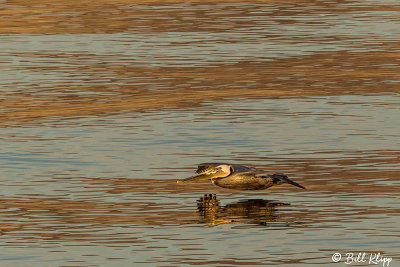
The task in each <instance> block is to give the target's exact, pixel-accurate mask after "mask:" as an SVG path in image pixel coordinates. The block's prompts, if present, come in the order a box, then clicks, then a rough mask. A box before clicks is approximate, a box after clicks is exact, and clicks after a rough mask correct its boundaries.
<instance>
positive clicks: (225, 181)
mask: <svg viewBox="0 0 400 267" xmlns="http://www.w3.org/2000/svg"><path fill="white" fill-rule="evenodd" d="M204 180H211V182H212V183H213V184H216V185H218V186H220V187H225V188H231V189H239V190H262V189H266V188H269V187H271V186H274V185H280V184H291V185H294V186H297V187H300V188H302V189H306V188H305V187H304V186H302V185H299V184H298V183H296V182H293V181H292V180H290V179H289V178H288V177H287V176H286V175H284V174H283V173H273V174H268V173H265V172H260V171H257V170H256V169H255V168H251V167H247V166H243V165H237V164H229V163H202V164H200V165H199V166H198V168H197V171H196V174H195V175H193V176H191V177H189V178H186V179H183V180H178V181H177V183H178V184H180V183H190V182H198V181H204Z"/></svg>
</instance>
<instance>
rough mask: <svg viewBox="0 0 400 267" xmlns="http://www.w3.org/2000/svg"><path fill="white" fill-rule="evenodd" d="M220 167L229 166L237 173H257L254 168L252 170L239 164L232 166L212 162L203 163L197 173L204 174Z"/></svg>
mask: <svg viewBox="0 0 400 267" xmlns="http://www.w3.org/2000/svg"><path fill="white" fill-rule="evenodd" d="M219 165H229V166H232V167H233V169H234V171H235V172H249V171H255V169H254V168H250V167H247V166H244V165H239V164H230V163H222V162H211V163H201V164H199V166H198V167H197V171H196V173H203V172H205V171H207V170H210V169H213V168H215V167H217V166H219Z"/></svg>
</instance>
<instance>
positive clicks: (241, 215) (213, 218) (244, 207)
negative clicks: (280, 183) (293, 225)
mask: <svg viewBox="0 0 400 267" xmlns="http://www.w3.org/2000/svg"><path fill="white" fill-rule="evenodd" d="M288 205H290V204H288V203H281V202H277V201H271V200H264V199H247V200H241V201H237V202H233V203H229V204H227V205H225V206H221V205H220V203H219V200H218V199H217V197H216V195H214V194H206V195H204V196H203V197H201V198H200V199H199V200H197V208H198V212H199V214H200V222H201V223H206V224H208V225H213V226H214V225H220V224H258V225H267V226H284V227H286V226H288V223H287V222H283V221H282V219H281V218H280V217H281V216H280V215H279V214H277V207H279V206H288Z"/></svg>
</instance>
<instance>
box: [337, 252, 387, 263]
mask: <svg viewBox="0 0 400 267" xmlns="http://www.w3.org/2000/svg"><path fill="white" fill-rule="evenodd" d="M332 261H333V262H339V261H342V262H344V263H345V264H352V263H360V262H363V263H368V264H371V265H378V264H382V266H389V265H390V263H391V262H392V258H391V257H383V256H382V255H381V253H380V252H378V253H367V252H359V253H353V252H347V253H339V252H336V253H333V255H332Z"/></svg>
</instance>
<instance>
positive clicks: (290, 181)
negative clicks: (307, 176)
mask: <svg viewBox="0 0 400 267" xmlns="http://www.w3.org/2000/svg"><path fill="white" fill-rule="evenodd" d="M279 175H280V176H281V177H279V178H280V180H281V181H282V182H284V183H287V184H291V185H294V186H296V187H299V188H301V189H304V190H306V189H307V188H305V187H304V186H302V185H301V184H298V183H296V182H293V181H292V180H290V179H289V178H288V177H287V176H286V175H284V174H279ZM282 176H283V177H282Z"/></svg>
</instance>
